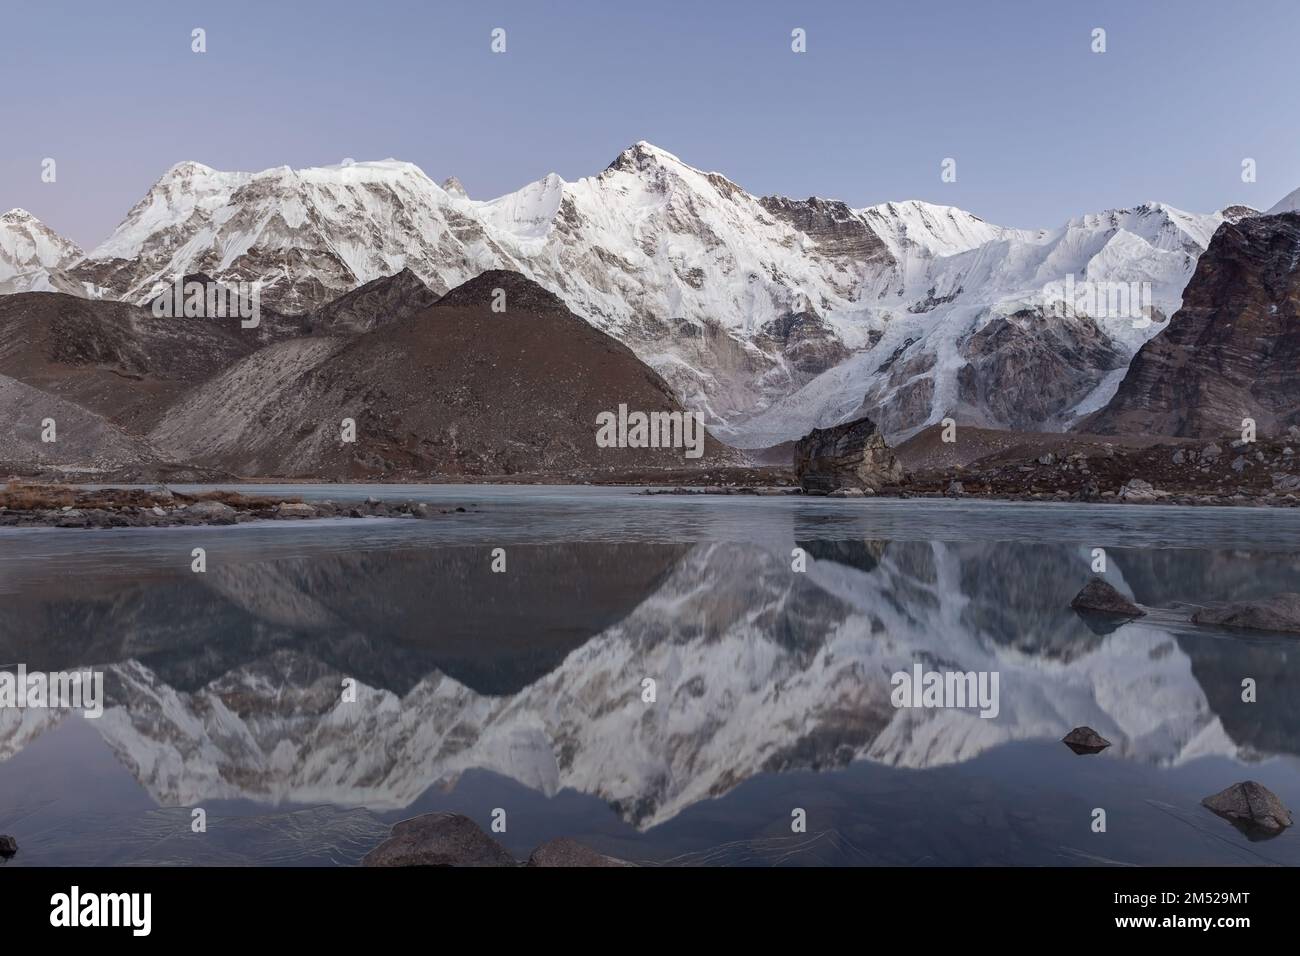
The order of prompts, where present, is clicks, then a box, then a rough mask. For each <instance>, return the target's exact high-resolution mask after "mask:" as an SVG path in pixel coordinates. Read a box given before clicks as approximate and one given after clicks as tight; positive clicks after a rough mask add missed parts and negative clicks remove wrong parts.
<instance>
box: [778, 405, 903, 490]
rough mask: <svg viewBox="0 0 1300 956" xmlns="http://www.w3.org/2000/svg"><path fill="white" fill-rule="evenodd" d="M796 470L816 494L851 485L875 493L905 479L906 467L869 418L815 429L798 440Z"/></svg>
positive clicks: (805, 484) (804, 486)
mask: <svg viewBox="0 0 1300 956" xmlns="http://www.w3.org/2000/svg"><path fill="white" fill-rule="evenodd" d="M794 470H795V476H796V477H797V478H798V479H799V484H800V485H801V486H802V487H803V490H804V491H805V492H808V493H812V494H830V493H831V492H834V491H839V490H840V489H848V488H857V489H862V490H870V491H872V492H875V491H878V490H880V488H882V487H883V486H885V485H892V484H896V483H898V482H899V481H901V480H902V478H903V466H902V465H900V464H899V463H898V459H897V458H895V457H894V453H893V451H891V450H890V448H889V446H888V445H887V444H885V438H884V436H883V435H882V434H881V433H880V431H879V429H877V428H876V425H875V423H874V422H873V421H872V420H871V419H869V418H859V419H856V420H854V421H851V422H845V423H844V424H843V425H833V426H832V427H830V428H814V429H813V430H812V431H811V432H810V433H808V434H807V435H805V436H804V437H803V438H801V439H799V441H798V442H796V443H795V446H794Z"/></svg>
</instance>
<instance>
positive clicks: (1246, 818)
mask: <svg viewBox="0 0 1300 956" xmlns="http://www.w3.org/2000/svg"><path fill="white" fill-rule="evenodd" d="M1201 805H1202V806H1205V807H1208V808H1209V809H1211V810H1213V811H1214V812H1215V813H1217V814H1218V815H1219V816H1221V817H1223V818H1224V819H1225V820H1230V821H1231V822H1232V823H1234V824H1235V825H1237V826H1238V827H1240V828H1241V829H1243V830H1245V831H1246V832H1247V834H1248V835H1257V836H1276V835H1277V834H1279V833H1281V832H1282V831H1283V830H1285V829H1286V828H1287V827H1289V826H1290V825H1291V823H1292V819H1291V811H1290V810H1288V809H1287V808H1286V807H1285V806H1284V805H1283V803H1282V801H1281V800H1279V799H1278V797H1277V794H1275V793H1274V792H1273V791H1272V790H1270V789H1268V787H1266V786H1264V785H1263V784H1262V783H1256V782H1255V781H1254V780H1246V781H1244V782H1242V783H1234V784H1233V785H1232V786H1231V787H1229V788H1228V789H1226V790H1220V791H1219V792H1218V793H1216V794H1214V795H1213V796H1209V797H1206V798H1205V799H1204V800H1202V801H1201Z"/></svg>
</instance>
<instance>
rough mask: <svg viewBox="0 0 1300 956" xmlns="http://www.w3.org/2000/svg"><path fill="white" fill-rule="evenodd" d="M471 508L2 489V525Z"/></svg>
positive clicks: (396, 514) (206, 523)
mask: <svg viewBox="0 0 1300 956" xmlns="http://www.w3.org/2000/svg"><path fill="white" fill-rule="evenodd" d="M466 511H467V509H466V508H465V507H463V506H457V507H454V508H435V507H432V506H430V505H429V504H428V503H427V502H417V501H404V502H394V501H382V500H380V499H379V498H375V497H373V496H369V497H366V498H364V499H357V500H350V501H334V500H330V499H327V500H324V501H315V502H304V501H303V500H302V499H301V498H300V497H295V496H278V495H245V494H243V493H241V492H238V491H224V490H218V491H204V492H195V493H193V494H191V493H187V492H181V491H173V490H171V489H170V488H166V487H153V488H148V489H142V488H121V487H106V488H96V489H86V488H78V487H76V486H69V485H45V484H40V485H38V484H16V483H13V482H11V483H10V484H9V485H8V486H7V487H5V488H0V528H77V529H86V528H105V529H108V528H173V527H210V526H223V525H236V524H247V523H249V522H253V521H305V520H311V519H317V518H337V519H365V518H406V519H414V520H428V519H431V518H435V517H438V516H441V515H447V514H455V513H457V512H459V513H466Z"/></svg>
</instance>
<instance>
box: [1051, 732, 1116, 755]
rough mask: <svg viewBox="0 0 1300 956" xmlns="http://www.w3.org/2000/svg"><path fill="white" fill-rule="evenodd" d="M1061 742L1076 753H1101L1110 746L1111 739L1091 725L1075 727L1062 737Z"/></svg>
mask: <svg viewBox="0 0 1300 956" xmlns="http://www.w3.org/2000/svg"><path fill="white" fill-rule="evenodd" d="M1061 743H1063V744H1065V746H1067V747H1069V748H1070V749H1071V750H1073V751H1074V752H1075V753H1076V754H1080V755H1084V754H1099V753H1101V752H1102V751H1103V750H1105V749H1106V748H1107V747H1109V746H1110V741H1109V740H1107V739H1106V738H1105V737H1103V736H1102V735H1101V734H1099V733H1097V731H1095V730H1093V729H1092V728H1091V727H1075V728H1074V729H1073V730H1072V731H1070V732H1069V733H1068V734H1066V735H1065V736H1064V737H1062V738H1061Z"/></svg>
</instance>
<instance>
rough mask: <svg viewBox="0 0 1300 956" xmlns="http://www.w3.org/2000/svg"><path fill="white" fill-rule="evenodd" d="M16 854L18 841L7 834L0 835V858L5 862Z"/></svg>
mask: <svg viewBox="0 0 1300 956" xmlns="http://www.w3.org/2000/svg"><path fill="white" fill-rule="evenodd" d="M17 852H18V841H17V840H15V839H14V838H13V837H11V836H9V835H8V834H0V857H4V858H5V859H6V860H7V859H9V858H10V857H11V856H13V855H14V854H15V853H17Z"/></svg>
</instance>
